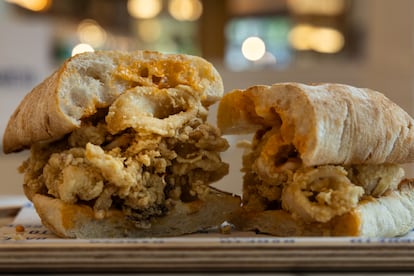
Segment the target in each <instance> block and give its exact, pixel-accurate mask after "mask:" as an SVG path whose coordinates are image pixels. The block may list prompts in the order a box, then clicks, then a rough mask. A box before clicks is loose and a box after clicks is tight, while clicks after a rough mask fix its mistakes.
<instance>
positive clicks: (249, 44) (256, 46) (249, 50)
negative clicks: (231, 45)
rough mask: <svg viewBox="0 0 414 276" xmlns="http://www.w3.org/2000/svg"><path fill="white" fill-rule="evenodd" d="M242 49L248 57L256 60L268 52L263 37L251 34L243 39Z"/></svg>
mask: <svg viewBox="0 0 414 276" xmlns="http://www.w3.org/2000/svg"><path fill="white" fill-rule="evenodd" d="M241 50H242V53H243V56H244V57H245V58H246V59H248V60H251V61H256V60H259V59H261V58H262V57H263V56H264V54H265V53H266V45H265V43H264V41H263V40H262V39H261V38H259V37H255V36H251V37H248V38H247V39H246V40H245V41H243V44H242V48H241Z"/></svg>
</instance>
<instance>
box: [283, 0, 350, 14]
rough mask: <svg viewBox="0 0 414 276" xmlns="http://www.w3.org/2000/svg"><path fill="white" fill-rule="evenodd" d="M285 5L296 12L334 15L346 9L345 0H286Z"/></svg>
mask: <svg viewBox="0 0 414 276" xmlns="http://www.w3.org/2000/svg"><path fill="white" fill-rule="evenodd" d="M287 6H288V8H289V10H290V11H292V12H293V13H296V14H319V15H327V16H335V15H338V14H341V13H342V12H344V11H345V9H346V1H345V0H288V1H287Z"/></svg>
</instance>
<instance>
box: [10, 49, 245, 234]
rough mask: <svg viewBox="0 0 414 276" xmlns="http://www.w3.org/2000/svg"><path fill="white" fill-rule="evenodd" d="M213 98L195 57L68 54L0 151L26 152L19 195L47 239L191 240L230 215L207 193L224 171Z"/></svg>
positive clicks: (208, 75) (223, 196)
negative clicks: (212, 120) (48, 233)
mask: <svg viewBox="0 0 414 276" xmlns="http://www.w3.org/2000/svg"><path fill="white" fill-rule="evenodd" d="M222 94H223V84H222V79H221V77H220V75H219V74H218V72H217V71H216V69H215V68H214V67H213V66H212V64H210V63H209V62H207V61H206V60H204V59H202V58H199V57H195V56H190V55H179V54H162V53H159V52H150V51H135V52H119V51H97V52H94V53H83V54H79V55H76V56H74V57H72V58H70V59H68V60H66V61H65V62H64V63H63V64H62V66H61V67H60V68H59V69H58V70H57V71H56V72H54V73H53V74H52V75H51V76H50V77H49V78H47V79H46V80H44V81H43V82H42V83H41V84H39V85H38V86H37V87H35V88H34V89H33V90H32V91H31V92H30V93H29V94H28V95H27V96H26V97H25V98H24V99H23V100H22V102H21V103H20V105H19V106H18V108H17V109H16V111H15V112H14V113H13V115H12V116H11V118H10V120H9V123H8V125H7V128H6V131H5V134H4V137H3V150H4V152H5V153H12V152H17V151H21V150H24V149H30V152H31V153H30V157H29V158H28V160H26V161H25V162H24V163H23V164H22V165H21V167H20V171H21V172H22V173H24V191H25V194H26V195H27V197H28V198H29V199H30V200H31V201H33V203H34V206H35V208H36V210H37V212H38V214H39V216H40V218H41V220H42V222H43V223H44V225H46V226H47V227H49V228H50V229H51V230H52V231H53V232H54V233H55V234H57V235H58V236H61V237H70V238H74V237H78V238H98V237H146V236H172V235H180V234H185V233H192V232H195V231H199V230H203V229H204V228H208V227H213V226H217V225H220V224H221V223H222V222H223V221H226V220H229V219H230V218H231V216H232V214H233V213H234V211H235V210H237V209H238V208H239V206H240V199H239V197H235V196H232V195H230V194H227V193H224V192H221V191H219V190H216V189H213V188H212V187H210V184H211V183H213V182H215V181H217V180H219V179H221V178H222V177H223V176H224V175H226V174H227V173H228V164H226V163H224V162H222V160H221V157H220V153H221V152H223V151H225V150H226V149H227V148H228V143H227V141H226V140H225V139H224V138H222V137H221V133H220V131H219V129H218V128H217V127H215V126H212V125H211V124H209V123H207V122H206V119H207V112H208V108H209V106H210V105H211V104H213V103H215V102H216V101H218V100H219V99H220V98H221V97H222Z"/></svg>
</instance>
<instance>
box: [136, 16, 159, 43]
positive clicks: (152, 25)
mask: <svg viewBox="0 0 414 276" xmlns="http://www.w3.org/2000/svg"><path fill="white" fill-rule="evenodd" d="M137 30H138V35H139V37H140V38H141V39H142V41H144V42H147V43H151V42H154V41H157V40H158V39H159V38H160V37H161V30H162V24H161V22H160V21H159V20H158V19H155V18H154V19H146V20H140V21H139V22H137Z"/></svg>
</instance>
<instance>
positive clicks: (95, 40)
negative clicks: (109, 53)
mask: <svg viewBox="0 0 414 276" xmlns="http://www.w3.org/2000/svg"><path fill="white" fill-rule="evenodd" d="M78 36H79V40H80V41H81V42H82V43H86V44H89V45H91V46H92V47H94V48H99V47H101V46H102V45H103V44H104V43H105V41H106V31H105V30H104V29H103V28H102V27H101V26H100V25H99V24H98V23H97V22H96V21H95V20H91V19H85V20H83V21H82V22H81V23H79V25H78Z"/></svg>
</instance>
